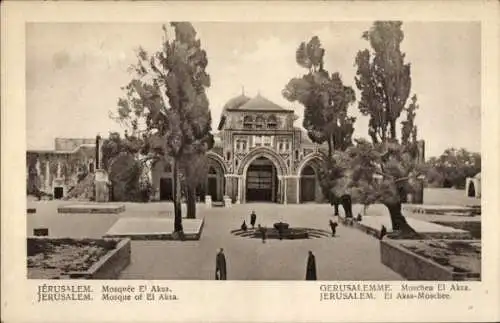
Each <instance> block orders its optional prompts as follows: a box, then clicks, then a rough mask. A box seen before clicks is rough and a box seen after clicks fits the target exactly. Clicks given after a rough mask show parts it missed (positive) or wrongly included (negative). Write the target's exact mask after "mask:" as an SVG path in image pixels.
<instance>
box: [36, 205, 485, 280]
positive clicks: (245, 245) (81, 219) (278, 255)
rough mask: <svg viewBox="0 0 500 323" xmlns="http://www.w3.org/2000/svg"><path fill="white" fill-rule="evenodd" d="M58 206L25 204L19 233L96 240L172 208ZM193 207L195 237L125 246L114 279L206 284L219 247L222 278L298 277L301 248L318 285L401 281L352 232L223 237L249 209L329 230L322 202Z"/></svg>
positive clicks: (260, 216)
mask: <svg viewBox="0 0 500 323" xmlns="http://www.w3.org/2000/svg"><path fill="white" fill-rule="evenodd" d="M476 201H479V200H476ZM445 202H446V201H445ZM65 203H68V204H71V203H72V202H65V201H40V202H28V207H35V208H36V209H37V212H36V213H35V214H28V215H27V217H28V221H27V224H28V225H27V234H28V235H31V234H32V233H33V229H34V228H38V227H45V228H48V229H49V234H50V236H55V237H92V238H100V237H102V236H103V235H105V234H106V232H107V231H108V230H109V229H110V228H111V227H112V226H113V225H114V224H115V223H116V222H117V221H118V220H119V219H121V218H131V217H133V218H144V220H145V221H147V219H148V218H156V219H158V218H171V217H172V214H173V205H172V203H168V202H167V203H123V204H124V205H125V211H124V212H123V213H120V214H111V213H110V214H89V213H86V214H58V213H57V208H58V207H59V206H61V205H64V204H65ZM73 203H74V202H73ZM448 203H450V202H448ZM476 203H477V202H476ZM183 209H184V210H183V211H184V212H183V214H185V207H183ZM361 209H362V207H361V206H359V205H355V206H354V210H353V211H354V212H355V214H357V212H360V211H361ZM197 210H198V213H197V217H198V218H204V220H205V223H204V228H203V233H202V235H201V239H200V240H198V241H184V242H181V241H154V240H148V241H138V240H135V241H132V262H131V264H130V265H129V266H128V267H127V268H126V269H125V270H124V271H123V272H122V275H121V278H122V279H200V280H211V279H214V275H215V255H216V252H217V249H218V248H221V247H222V248H224V250H225V254H226V258H227V266H228V279H230V280H304V278H305V268H306V258H307V252H308V250H312V251H313V252H314V253H315V255H316V263H317V271H318V280H401V279H402V277H401V276H399V275H398V274H397V273H395V272H393V271H392V270H391V269H389V268H388V267H386V266H384V265H383V264H382V263H381V262H380V249H379V241H378V240H377V239H375V238H374V237H372V236H369V235H367V234H365V233H363V232H362V231H360V230H358V229H356V228H353V227H345V226H339V227H338V229H337V235H336V237H334V238H332V237H324V238H317V239H306V240H282V241H280V240H274V239H271V240H268V241H267V242H266V243H262V241H261V240H260V239H253V238H244V237H238V236H236V235H233V234H231V230H235V229H239V227H240V225H241V223H242V222H243V220H244V219H245V220H246V221H247V224H248V223H249V215H250V212H251V211H252V210H255V212H256V214H257V223H260V224H261V225H264V226H266V227H272V225H273V223H275V222H278V221H285V222H288V223H290V225H291V226H292V227H305V228H311V229H322V230H329V227H328V221H329V220H330V219H334V218H333V216H332V213H333V212H332V211H333V210H332V207H331V206H330V205H328V204H301V205H291V204H289V205H280V204H266V203H256V204H251V203H250V204H241V205H233V207H231V208H219V207H217V208H207V207H206V206H205V205H203V204H199V205H198V206H197ZM384 210H385V208H384V207H383V206H382V205H373V206H370V208H369V209H368V214H370V215H371V216H374V217H377V216H384V212H385V211H384ZM341 211H342V208H341ZM405 215H406V216H409V217H415V218H420V219H421V220H427V221H428V220H430V219H429V215H425V218H424V219H422V215H420V214H406V213H405ZM457 218H464V217H457Z"/></svg>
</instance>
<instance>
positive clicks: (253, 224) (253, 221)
mask: <svg viewBox="0 0 500 323" xmlns="http://www.w3.org/2000/svg"><path fill="white" fill-rule="evenodd" d="M256 221H257V214H255V211H252V214H250V225H251V226H252V229H253V228H255V222H256Z"/></svg>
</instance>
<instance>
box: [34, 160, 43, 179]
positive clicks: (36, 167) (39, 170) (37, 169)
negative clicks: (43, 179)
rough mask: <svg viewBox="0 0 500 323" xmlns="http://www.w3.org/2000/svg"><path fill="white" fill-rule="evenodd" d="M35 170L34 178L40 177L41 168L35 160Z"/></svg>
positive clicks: (38, 161)
mask: <svg viewBox="0 0 500 323" xmlns="http://www.w3.org/2000/svg"><path fill="white" fill-rule="evenodd" d="M35 169H36V176H38V177H39V176H41V175H42V169H41V166H40V159H39V158H37V159H36V164H35Z"/></svg>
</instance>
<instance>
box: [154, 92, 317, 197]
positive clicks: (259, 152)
mask: <svg viewBox="0 0 500 323" xmlns="http://www.w3.org/2000/svg"><path fill="white" fill-rule="evenodd" d="M296 119H297V117H296V115H295V114H294V113H293V111H292V110H287V109H284V108H282V107H280V106H278V105H276V104H275V103H273V102H271V101H269V100H267V99H266V98H264V97H262V96H261V95H257V96H255V97H254V98H249V97H247V96H245V95H240V96H238V97H235V98H233V99H231V100H229V102H228V103H227V104H226V105H225V106H224V109H223V112H222V116H221V120H220V122H219V126H218V130H219V132H218V133H217V134H216V138H215V147H214V148H213V149H212V150H211V151H210V152H209V153H208V154H207V156H208V160H209V175H208V177H207V179H206V181H205V183H204V184H203V185H201V186H200V189H199V190H198V194H199V198H200V200H201V201H202V200H203V199H204V195H210V196H211V197H212V200H213V201H222V200H223V198H224V196H227V197H229V198H230V199H231V201H232V203H236V204H238V203H246V202H251V201H267V202H275V203H282V204H286V203H303V202H324V201H325V200H326V199H325V197H324V196H323V194H322V192H321V189H320V186H319V181H318V178H317V173H318V172H317V170H318V162H319V160H320V154H319V151H318V150H319V149H320V148H321V149H323V148H325V147H320V146H318V145H316V144H313V143H312V142H311V141H310V140H309V138H307V135H306V134H305V133H304V131H302V130H301V129H300V128H298V127H295V126H294V122H295V120H296ZM171 174H172V173H171V170H170V167H169V165H167V166H165V165H163V164H162V163H157V164H156V165H155V167H154V169H153V174H152V178H153V189H154V190H155V192H156V193H155V198H156V199H159V200H168V199H170V198H171V196H172V194H171V192H172V185H171V178H172V175H171Z"/></svg>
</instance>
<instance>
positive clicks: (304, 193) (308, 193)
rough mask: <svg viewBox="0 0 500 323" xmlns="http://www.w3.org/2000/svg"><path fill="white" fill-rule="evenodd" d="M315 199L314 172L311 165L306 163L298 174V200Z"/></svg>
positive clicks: (309, 200)
mask: <svg viewBox="0 0 500 323" xmlns="http://www.w3.org/2000/svg"><path fill="white" fill-rule="evenodd" d="M314 201H316V172H315V171H314V168H313V167H312V166H311V165H306V166H305V167H304V169H303V170H302V173H301V174H300V202H301V203H307V202H314Z"/></svg>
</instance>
